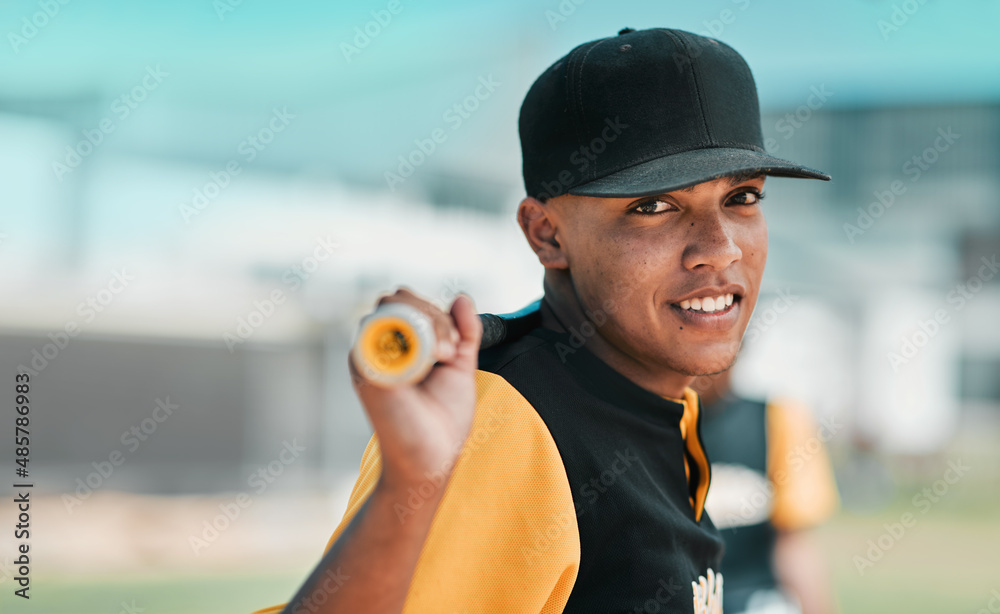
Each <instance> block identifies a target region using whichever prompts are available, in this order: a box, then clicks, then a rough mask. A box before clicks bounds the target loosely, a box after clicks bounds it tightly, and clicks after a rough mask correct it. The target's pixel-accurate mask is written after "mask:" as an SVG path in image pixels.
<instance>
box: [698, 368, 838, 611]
mask: <svg viewBox="0 0 1000 614" xmlns="http://www.w3.org/2000/svg"><path fill="white" fill-rule="evenodd" d="M731 375H732V369H728V370H726V371H723V372H722V373H719V374H716V375H710V376H703V377H699V378H697V379H695V381H694V382H692V383H691V388H693V389H694V390H695V391H696V392H697V393H698V398H699V400H700V401H701V409H702V425H701V434H702V443H703V444H704V445H705V448H706V450H707V451H708V454H709V456H711V458H712V488H711V491H710V492H709V495H708V499H707V500H706V502H705V509H706V510H707V511H708V513H710V514H711V516H712V521H713V523H714V524H715V526H716V527H718V528H719V532H720V534H721V535H722V539H723V541H724V542H725V543H726V551H725V556H724V557H723V559H722V563H721V567H722V572H723V573H724V574H725V576H726V586H725V591H724V595H723V596H724V598H725V602H726V611H727V612H729V614H765V613H766V614H831V613H832V612H835V611H836V604H835V601H834V598H833V594H832V592H831V591H830V582H829V576H830V574H829V571H828V570H827V569H826V562H825V561H824V560H823V556H822V552H821V550H820V548H819V545H818V544H817V543H816V540H815V536H814V535H813V534H812V530H813V529H814V528H815V527H817V526H819V525H821V524H822V523H823V522H825V521H826V520H827V519H829V518H830V516H831V515H833V514H834V513H835V512H836V511H837V508H838V507H839V505H840V496H839V495H838V493H837V485H836V482H835V480H834V475H833V469H832V467H831V465H830V458H829V456H828V455H827V452H826V446H825V445H824V444H823V442H824V441H826V440H828V439H829V438H830V437H831V436H832V433H831V432H830V430H829V429H828V428H827V426H826V425H824V426H822V427H820V425H818V424H816V423H815V421H814V420H813V418H812V415H811V413H810V411H809V409H808V408H807V407H806V406H805V405H804V404H802V403H801V402H799V401H796V400H795V399H792V398H791V397H785V396H775V397H772V398H768V399H749V398H744V397H741V396H737V395H736V394H734V393H733V391H732V388H731V386H732V383H731V380H730V378H731Z"/></svg>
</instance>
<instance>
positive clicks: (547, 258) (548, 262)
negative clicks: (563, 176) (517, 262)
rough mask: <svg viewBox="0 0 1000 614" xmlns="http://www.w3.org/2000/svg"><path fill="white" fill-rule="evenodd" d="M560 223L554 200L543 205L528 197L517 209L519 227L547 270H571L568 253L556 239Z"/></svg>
mask: <svg viewBox="0 0 1000 614" xmlns="http://www.w3.org/2000/svg"><path fill="white" fill-rule="evenodd" d="M559 221H560V220H559V216H558V212H557V210H556V206H555V204H554V203H553V202H552V199H550V200H549V201H548V202H547V203H543V202H541V201H540V200H538V199H537V198H534V197H531V196H527V197H525V198H524V200H522V201H521V204H520V205H518V207H517V225H518V226H520V227H521V231H522V232H523V233H524V238H526V239H527V240H528V245H530V246H531V249H532V251H534V252H535V254H536V255H537V256H538V261H539V262H541V263H542V266H544V267H545V268H547V269H567V268H569V261H568V260H567V258H566V253H565V251H564V250H563V247H562V245H560V243H559V241H558V239H557V238H556V235H557V234H558V232H559V230H558V228H559V227H558V224H559Z"/></svg>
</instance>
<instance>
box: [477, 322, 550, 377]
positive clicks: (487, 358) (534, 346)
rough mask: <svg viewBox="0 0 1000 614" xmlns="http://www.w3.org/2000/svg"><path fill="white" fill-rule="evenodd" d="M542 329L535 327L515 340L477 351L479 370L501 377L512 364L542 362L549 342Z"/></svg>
mask: <svg viewBox="0 0 1000 614" xmlns="http://www.w3.org/2000/svg"><path fill="white" fill-rule="evenodd" d="M544 330H545V329H543V328H542V327H540V326H539V327H535V328H533V329H531V330H529V331H528V332H526V333H525V334H523V335H521V336H520V337H517V338H515V339H509V340H507V341H504V342H503V343H500V344H498V345H494V346H492V347H489V348H486V349H484V350H480V351H479V370H480V371H486V372H488V373H495V374H498V375H502V374H503V371H504V370H505V368H508V367H509V365H511V364H512V363H515V362H516V363H525V362H526V361H533V360H543V357H544V355H545V353H546V352H545V349H546V347H549V346H551V340H550V339H549V338H547V337H546V336H544Z"/></svg>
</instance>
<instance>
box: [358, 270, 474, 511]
mask: <svg viewBox="0 0 1000 614" xmlns="http://www.w3.org/2000/svg"><path fill="white" fill-rule="evenodd" d="M386 303H405V304H407V305H410V306H412V307H415V308H417V309H419V310H420V311H421V312H423V313H424V314H425V315H427V316H428V317H429V318H430V319H431V322H432V324H433V327H434V333H435V336H436V337H437V346H436V347H435V348H434V349H433V355H434V359H435V361H436V364H435V365H434V367H433V368H432V369H431V371H430V373H429V374H428V375H427V377H425V378H424V380H423V381H421V382H417V383H416V384H412V385H402V386H396V387H393V388H383V387H380V386H375V385H371V384H369V383H368V382H367V381H366V380H365V379H364V378H363V377H362V376H361V375H360V373H359V372H358V369H357V366H356V365H355V364H354V361H353V360H352V359H351V358H350V355H348V365H349V368H350V370H351V379H352V381H353V382H354V389H355V391H356V392H357V394H358V397H359V398H360V399H361V404H362V405H363V406H364V409H365V412H366V413H367V414H368V419H369V420H370V421H371V424H372V427H373V428H374V429H375V433H376V434H377V435H378V440H379V445H380V447H381V451H382V483H383V485H385V486H387V487H389V488H390V489H392V490H398V491H399V492H405V490H406V488H407V487H408V486H418V485H419V484H421V483H422V482H425V481H426V480H427V475H429V474H440V473H443V474H444V475H445V476H448V475H450V472H451V469H452V467H453V466H454V463H455V460H456V459H457V458H458V455H459V453H460V452H461V449H462V445H463V444H464V443H465V439H466V438H467V437H468V435H469V430H470V429H471V428H472V418H473V410H474V407H475V401H476V384H475V372H476V368H477V357H478V353H479V343H480V339H482V336H483V326H482V323H481V322H480V320H479V316H478V315H477V314H476V308H475V305H474V304H473V302H472V299H471V298H469V297H468V296H467V295H464V294H460V295H459V296H458V297H457V298H456V299H455V301H454V302H453V303H452V306H451V312H450V313H445V312H444V311H442V310H441V309H439V308H438V307H437V306H435V305H434V304H432V303H431V302H429V301H427V300H425V299H423V298H421V297H419V296H417V295H416V294H414V293H413V292H411V291H410V290H409V289H407V288H402V287H401V288H400V289H398V290H396V292H395V294H392V295H389V296H383V297H382V298H381V299H379V301H378V306H381V305H383V304H386Z"/></svg>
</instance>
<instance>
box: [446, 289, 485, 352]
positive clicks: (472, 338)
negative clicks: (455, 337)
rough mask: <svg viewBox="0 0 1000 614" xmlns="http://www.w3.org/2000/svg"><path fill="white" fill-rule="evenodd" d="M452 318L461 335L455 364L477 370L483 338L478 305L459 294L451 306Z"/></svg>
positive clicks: (465, 295) (464, 295)
mask: <svg viewBox="0 0 1000 614" xmlns="http://www.w3.org/2000/svg"><path fill="white" fill-rule="evenodd" d="M451 317H452V318H453V319H454V321H455V326H456V328H457V330H458V334H459V335H460V339H459V342H458V344H457V347H456V352H457V357H456V359H455V364H457V365H458V366H460V367H463V368H469V369H472V368H475V367H476V362H477V358H478V356H479V344H480V343H481V341H482V338H483V322H482V320H480V319H479V314H478V313H476V304H475V303H474V302H473V300H472V297H470V296H469V295H467V294H459V295H458V297H456V298H455V302H454V303H452V305H451Z"/></svg>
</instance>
